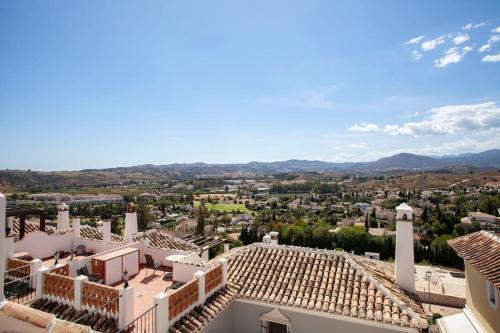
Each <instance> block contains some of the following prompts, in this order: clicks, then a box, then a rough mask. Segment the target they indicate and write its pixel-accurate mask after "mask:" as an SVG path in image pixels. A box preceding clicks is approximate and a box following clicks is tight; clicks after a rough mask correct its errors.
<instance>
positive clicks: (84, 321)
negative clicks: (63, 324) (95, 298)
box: [73, 295, 122, 326]
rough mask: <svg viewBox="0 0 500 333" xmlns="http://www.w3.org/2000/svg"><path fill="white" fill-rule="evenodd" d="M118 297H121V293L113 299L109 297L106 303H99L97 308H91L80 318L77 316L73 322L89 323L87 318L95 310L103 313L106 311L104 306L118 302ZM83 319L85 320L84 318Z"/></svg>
mask: <svg viewBox="0 0 500 333" xmlns="http://www.w3.org/2000/svg"><path fill="white" fill-rule="evenodd" d="M120 297H122V296H121V295H118V296H117V297H116V298H114V299H111V300H109V301H107V302H106V303H104V304H103V305H101V306H100V307H98V308H95V309H93V310H92V311H90V312H89V313H87V314H85V315H83V316H81V317H80V318H77V319H76V320H75V321H73V322H74V323H75V324H78V323H79V324H82V325H89V326H91V325H90V323H89V322H88V319H89V318H92V316H93V315H94V314H95V313H96V312H101V313H104V312H105V311H106V307H107V306H109V305H111V304H114V303H118V302H119V299H120ZM84 319H85V320H84Z"/></svg>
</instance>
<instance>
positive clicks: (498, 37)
mask: <svg viewBox="0 0 500 333" xmlns="http://www.w3.org/2000/svg"><path fill="white" fill-rule="evenodd" d="M499 41H500V35H492V36H491V37H490V39H488V42H487V43H486V44H484V45H483V46H481V47H480V48H479V52H480V53H482V52H484V51H489V50H490V49H491V46H492V45H493V44H495V43H497V42H499Z"/></svg>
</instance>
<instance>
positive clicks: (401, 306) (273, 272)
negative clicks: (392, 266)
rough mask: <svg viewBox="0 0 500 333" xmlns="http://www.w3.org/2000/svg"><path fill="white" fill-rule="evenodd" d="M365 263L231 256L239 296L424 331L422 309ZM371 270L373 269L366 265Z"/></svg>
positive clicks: (262, 252)
mask: <svg viewBox="0 0 500 333" xmlns="http://www.w3.org/2000/svg"><path fill="white" fill-rule="evenodd" d="M362 259H363V258H360V257H359V258H358V260H354V259H353V258H352V256H351V255H349V254H345V253H338V252H333V251H321V252H319V251H314V250H310V249H306V248H304V249H301V248H293V249H292V248H287V247H266V246H263V245H252V246H249V247H248V248H247V249H246V250H242V251H239V252H236V254H235V255H234V256H232V257H229V281H230V282H231V283H233V284H234V285H236V286H238V287H239V288H240V291H239V292H238V297H243V298H250V299H254V300H258V301H263V302H269V303H276V304H281V305H286V306H292V307H299V308H304V309H308V310H313V311H322V312H329V313H332V314H336V315H344V316H351V317H358V318H362V319H367V320H372V321H378V322H385V323H391V324H395V325H402V326H407V327H417V328H425V327H427V323H426V320H425V316H424V312H423V310H422V308H421V307H420V306H419V305H418V304H417V303H416V302H415V301H413V300H412V299H411V298H410V297H409V296H408V295H407V294H406V293H405V292H404V291H402V290H401V289H399V288H398V287H397V286H396V285H395V283H394V282H392V281H391V280H390V279H385V278H384V279H382V281H379V279H381V276H380V275H379V276H373V275H372V274H370V272H368V271H367V270H366V269H365V266H361V265H359V262H360V261H361V260H362ZM367 266H368V264H367ZM374 281H376V282H374Z"/></svg>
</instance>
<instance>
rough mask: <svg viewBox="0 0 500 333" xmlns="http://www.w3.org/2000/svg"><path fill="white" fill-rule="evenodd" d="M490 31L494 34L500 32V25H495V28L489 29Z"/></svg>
mask: <svg viewBox="0 0 500 333" xmlns="http://www.w3.org/2000/svg"><path fill="white" fill-rule="evenodd" d="M491 32H493V33H495V34H500V27H496V28H495V29H491Z"/></svg>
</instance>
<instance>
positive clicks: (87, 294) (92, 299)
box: [82, 282, 120, 315]
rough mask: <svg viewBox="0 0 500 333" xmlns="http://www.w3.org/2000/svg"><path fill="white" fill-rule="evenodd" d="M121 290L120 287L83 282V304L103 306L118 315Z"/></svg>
mask: <svg viewBox="0 0 500 333" xmlns="http://www.w3.org/2000/svg"><path fill="white" fill-rule="evenodd" d="M119 294H120V292H119V291H118V289H114V288H112V287H108V286H105V285H102V284H98V283H94V282H83V283H82V305H86V306H88V307H91V308H101V307H103V306H104V310H106V311H107V312H110V313H112V314H114V315H118V311H119V302H118V298H119Z"/></svg>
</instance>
